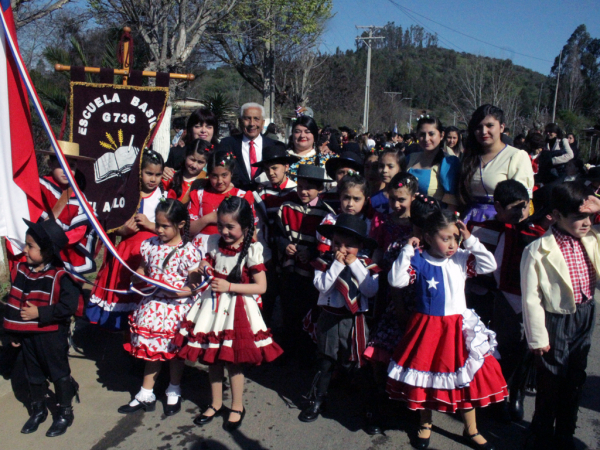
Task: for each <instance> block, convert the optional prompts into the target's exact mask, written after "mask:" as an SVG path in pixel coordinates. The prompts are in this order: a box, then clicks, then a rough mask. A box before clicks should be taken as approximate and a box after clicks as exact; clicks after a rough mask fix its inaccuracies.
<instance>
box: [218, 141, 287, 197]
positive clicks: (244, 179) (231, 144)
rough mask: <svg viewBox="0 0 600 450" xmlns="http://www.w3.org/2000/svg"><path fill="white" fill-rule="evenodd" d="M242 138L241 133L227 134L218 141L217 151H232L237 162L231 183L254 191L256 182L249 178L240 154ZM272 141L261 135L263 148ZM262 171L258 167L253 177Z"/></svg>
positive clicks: (272, 142)
mask: <svg viewBox="0 0 600 450" xmlns="http://www.w3.org/2000/svg"><path fill="white" fill-rule="evenodd" d="M242 138H243V135H240V136H229V137H227V138H225V139H223V140H222V141H221V142H220V143H219V151H221V150H226V151H230V152H232V153H233V154H234V155H235V158H236V160H237V161H236V163H237V164H236V167H235V173H234V174H233V180H232V181H233V185H234V186H235V187H236V188H239V189H243V190H244V191H254V190H256V186H257V183H256V182H255V181H254V180H252V179H251V178H250V174H249V173H248V171H247V170H246V164H245V162H244V156H243V154H242ZM274 143H275V141H274V140H273V139H269V138H268V137H266V136H264V135H263V136H262V146H263V149H264V148H265V147H268V146H269V145H272V144H274ZM262 171H263V170H262V167H259V168H258V170H257V172H256V175H255V178H256V177H258V176H259V175H260V174H261V173H262Z"/></svg>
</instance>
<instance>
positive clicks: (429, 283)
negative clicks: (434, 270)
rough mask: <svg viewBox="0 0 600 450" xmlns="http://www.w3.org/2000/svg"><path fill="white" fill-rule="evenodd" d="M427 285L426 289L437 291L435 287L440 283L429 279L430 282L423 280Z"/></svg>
mask: <svg viewBox="0 0 600 450" xmlns="http://www.w3.org/2000/svg"><path fill="white" fill-rule="evenodd" d="M425 281H427V284H428V285H429V287H428V289H431V288H433V289H437V285H438V284H439V283H440V282H439V281H435V278H433V277H431V280H425Z"/></svg>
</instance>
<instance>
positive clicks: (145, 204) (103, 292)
mask: <svg viewBox="0 0 600 450" xmlns="http://www.w3.org/2000/svg"><path fill="white" fill-rule="evenodd" d="M164 167H165V164H164V161H163V159H162V156H161V155H160V153H157V152H155V151H153V150H144V155H143V156H142V163H141V172H142V177H141V180H140V181H141V185H142V188H141V199H140V206H139V208H138V212H137V214H136V215H135V216H133V217H132V218H130V219H129V220H128V221H127V222H125V223H124V224H123V225H122V226H121V227H120V228H119V229H118V230H117V231H116V232H115V234H116V235H117V236H121V242H119V245H118V246H117V252H118V253H119V256H121V258H123V260H124V261H125V262H126V263H127V265H128V266H129V267H132V268H138V267H139V266H140V263H141V262H142V255H141V253H140V246H141V245H142V242H144V241H145V240H146V239H150V238H151V237H154V236H156V229H155V225H154V211H155V210H156V207H157V206H158V203H159V202H160V200H161V199H163V198H164V197H165V194H164V192H163V190H162V188H161V186H160V183H161V177H162V173H163V170H164ZM130 281H131V272H130V271H129V270H128V269H126V268H125V267H124V266H123V265H122V264H121V263H120V262H119V261H117V259H116V258H115V257H114V256H113V255H112V254H111V253H110V252H105V253H104V262H103V263H102V267H101V268H100V271H99V272H98V277H97V278H96V286H95V287H94V289H93V291H92V295H91V297H90V302H89V303H88V306H87V308H86V315H87V317H88V319H89V320H90V322H91V323H95V324H98V325H100V326H101V327H102V328H106V329H109V330H115V331H124V330H127V329H129V325H128V323H127V318H128V317H129V314H131V311H133V310H134V309H136V308H137V305H138V303H139V301H140V297H139V296H138V295H131V294H121V293H117V292H112V290H120V291H123V290H125V291H126V290H128V289H129V283H130Z"/></svg>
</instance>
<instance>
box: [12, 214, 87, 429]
mask: <svg viewBox="0 0 600 450" xmlns="http://www.w3.org/2000/svg"><path fill="white" fill-rule="evenodd" d="M25 223H26V224H27V225H28V226H29V229H28V230H27V237H26V240H25V248H24V254H25V256H26V262H24V263H19V264H18V265H17V266H16V267H15V268H14V270H13V273H12V276H11V278H12V287H11V290H10V294H9V297H8V304H7V307H6V315H5V317H4V329H5V330H6V331H7V333H9V334H10V336H11V343H12V345H13V346H14V347H21V348H22V351H23V361H24V363H25V376H26V378H27V381H28V383H29V391H30V394H31V416H30V417H29V420H28V421H27V422H26V423H25V425H24V426H23V428H22V429H21V433H24V434H29V433H33V432H34V431H36V430H37V429H38V426H39V425H40V424H41V423H42V422H44V421H45V420H46V418H47V417H48V410H47V408H46V404H45V402H44V398H45V396H46V389H47V385H46V380H47V379H50V381H52V382H53V383H54V390H55V395H56V400H57V402H58V414H57V416H56V417H55V418H54V421H53V422H52V426H51V427H50V428H49V429H48V431H47V433H46V436H49V437H54V436H60V435H61V434H64V433H65V432H66V431H67V428H68V427H70V426H71V424H72V423H73V408H72V406H71V404H72V401H73V397H74V396H77V400H78V401H79V395H78V388H79V386H78V384H77V383H76V382H75V380H74V379H73V378H72V377H71V368H70V367H69V358H68V352H69V344H68V331H69V321H70V319H71V316H73V315H74V314H75V313H77V312H81V311H79V310H80V309H82V307H83V299H82V295H81V287H80V286H79V284H78V283H77V282H76V281H75V280H74V279H73V278H72V277H71V275H70V274H69V273H68V272H66V271H65V270H64V267H63V263H62V261H61V259H60V250H61V249H62V248H63V247H64V246H65V245H66V244H67V242H68V238H67V236H66V235H65V233H64V231H63V230H62V228H61V227H60V226H59V225H58V224H57V223H56V222H55V221H54V220H46V221H44V222H40V223H33V222H30V221H28V220H25Z"/></svg>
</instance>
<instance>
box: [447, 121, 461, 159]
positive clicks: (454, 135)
mask: <svg viewBox="0 0 600 450" xmlns="http://www.w3.org/2000/svg"><path fill="white" fill-rule="evenodd" d="M463 151H464V148H463V144H462V139H461V137H460V130H459V129H458V128H456V127H455V126H449V127H446V134H445V136H444V153H445V154H446V156H458V157H459V158H460V157H462V154H463Z"/></svg>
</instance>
